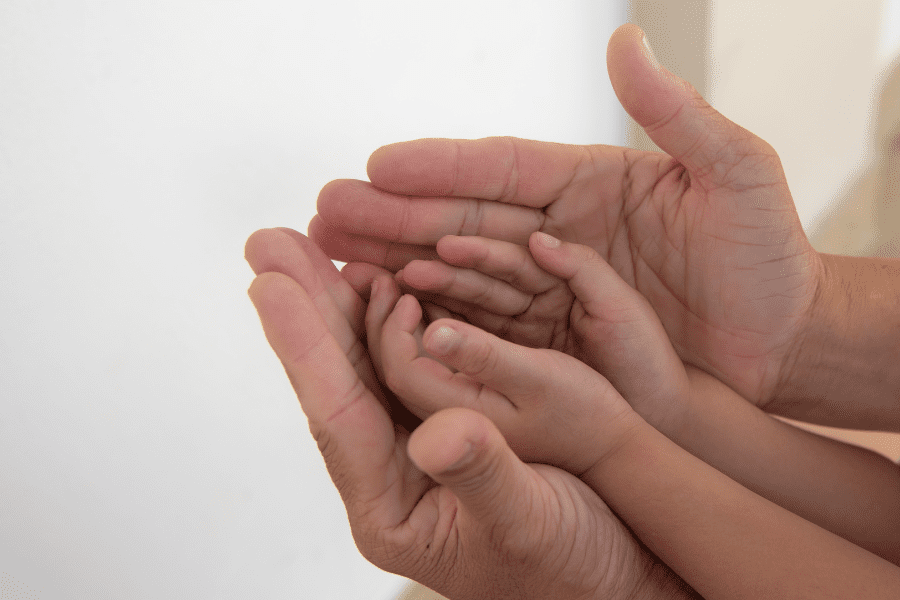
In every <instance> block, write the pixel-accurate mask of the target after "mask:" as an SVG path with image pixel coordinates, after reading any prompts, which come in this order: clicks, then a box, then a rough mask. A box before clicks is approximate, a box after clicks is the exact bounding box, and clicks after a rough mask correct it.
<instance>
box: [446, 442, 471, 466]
mask: <svg viewBox="0 0 900 600" xmlns="http://www.w3.org/2000/svg"><path fill="white" fill-rule="evenodd" d="M473 458H475V445H474V444H472V442H470V441H466V442H465V447H464V448H463V451H462V453H461V454H460V455H459V457H458V458H457V459H456V460H454V461H453V462H452V463H450V464H449V465H447V466H446V467H444V468H443V469H441V472H442V473H446V472H447V471H457V470H459V469H461V468H463V467H465V466H466V465H468V464H469V463H470V462H472V459H473Z"/></svg>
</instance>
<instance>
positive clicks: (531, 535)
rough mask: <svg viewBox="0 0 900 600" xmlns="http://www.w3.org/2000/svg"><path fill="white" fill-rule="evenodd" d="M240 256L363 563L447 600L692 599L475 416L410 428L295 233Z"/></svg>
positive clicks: (619, 530) (357, 319) (338, 296)
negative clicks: (253, 275) (252, 277)
mask: <svg viewBox="0 0 900 600" xmlns="http://www.w3.org/2000/svg"><path fill="white" fill-rule="evenodd" d="M246 256H247V260H248V262H249V263H250V265H251V267H252V268H253V270H254V272H255V273H257V277H256V279H255V280H254V282H253V284H252V285H251V287H250V290H249V294H250V298H251V300H253V303H254V305H255V306H256V309H257V311H258V312H259V315H260V319H261V321H262V325H263V329H264V331H265V333H266V337H267V338H268V340H269V343H270V344H271V345H272V348H273V349H274V350H275V353H276V355H277V356H278V358H279V359H280V360H281V362H282V364H283V365H284V368H285V371H286V373H287V375H288V378H289V379H290V381H291V382H292V384H293V386H294V389H295V390H296V392H297V397H298V399H299V400H300V404H301V406H302V407H303V410H304V412H305V413H306V415H307V417H308V419H309V427H310V431H311V432H312V434H313V436H314V437H315V439H316V441H317V442H318V445H319V448H320V450H321V452H322V456H323V458H324V460H325V464H326V466H327V467H328V471H329V473H330V474H331V477H332V480H333V481H334V483H335V486H336V487H337V488H338V491H339V492H340V494H341V497H342V499H343V501H344V504H345V506H346V509H347V516H348V519H349V521H350V526H351V530H352V532H353V536H354V539H355V540H356V544H357V547H358V548H359V550H360V551H361V552H362V554H363V555H364V556H365V557H366V558H367V559H368V560H370V561H371V562H373V563H374V564H376V565H377V566H379V567H381V568H382V569H385V570H388V571H391V572H395V573H399V574H401V575H404V576H406V577H409V578H411V579H414V580H416V581H419V582H420V583H423V584H425V585H427V586H428V587H430V588H432V589H434V590H437V591H438V592H440V593H442V594H444V595H446V596H447V597H449V598H452V599H453V600H457V599H459V600H463V599H468V598H472V599H475V598H485V597H490V598H510V599H512V598H526V599H527V598H535V599H537V598H576V599H588V598H598V599H599V598H610V599H616V598H621V599H623V600H624V599H627V598H632V597H646V598H692V597H696V595H695V593H694V592H693V590H691V589H690V588H689V587H688V586H687V585H686V584H684V582H683V581H681V579H680V578H678V577H677V576H676V575H674V574H673V573H672V571H671V570H670V569H669V568H668V567H667V566H665V565H664V564H663V563H661V562H660V561H659V560H658V559H657V558H656V557H655V556H653V555H652V554H651V553H649V552H648V551H647V550H646V549H645V548H644V547H643V546H642V545H641V544H640V543H639V542H638V541H637V540H636V539H635V538H634V537H633V536H632V535H631V533H630V532H629V531H628V530H627V529H626V528H625V526H624V525H622V523H621V522H620V521H619V520H618V519H617V518H616V516H615V515H614V514H613V513H612V511H610V509H609V508H608V507H607V506H606V504H605V503H604V502H603V501H602V500H601V499H600V498H599V497H598V496H597V495H596V493H594V492H593V491H592V490H591V489H590V488H588V487H587V486H586V485H585V484H584V483H583V482H582V481H580V480H579V479H577V478H576V477H575V476H573V475H571V474H570V473H567V472H565V471H562V470H560V469H558V468H554V467H550V466H547V465H529V464H525V463H523V462H522V461H521V460H520V459H519V458H518V457H516V455H515V454H514V453H513V452H512V450H510V448H509V446H508V445H507V444H506V442H505V441H504V439H503V437H502V436H501V435H500V433H499V432H498V431H497V428H496V426H495V425H493V424H492V423H491V421H489V420H488V419H487V418H486V417H484V416H483V415H481V414H479V413H476V412H473V411H471V410H464V409H452V410H446V411H441V412H438V413H436V414H434V415H432V416H431V417H430V418H428V419H427V420H426V421H425V422H424V423H422V424H421V425H419V426H418V427H417V428H416V429H415V431H414V432H413V433H412V434H410V433H409V430H408V429H407V427H411V426H412V425H414V424H415V423H413V424H412V425H411V424H410V423H409V421H407V420H406V419H403V418H402V417H403V415H402V412H401V411H398V410H397V409H396V403H395V398H394V397H393V394H392V393H391V392H390V391H389V390H387V389H386V388H384V387H383V386H381V385H380V384H379V382H378V380H377V379H376V377H375V374H374V371H373V369H372V364H371V362H370V360H369V356H368V353H367V351H366V348H365V345H364V344H363V343H362V341H361V337H362V336H363V335H364V315H365V313H366V310H367V307H366V303H365V302H364V301H363V300H362V299H361V298H360V297H359V296H358V295H357V294H356V292H355V291H354V290H353V289H352V288H351V287H350V286H349V285H348V284H347V283H346V281H344V279H343V278H342V277H341V275H340V273H338V271H337V269H335V267H334V265H333V264H332V263H331V261H329V260H328V259H327V258H326V257H325V256H324V255H323V254H322V253H321V252H320V251H319V250H318V248H316V246H315V245H314V244H312V243H311V242H310V241H309V240H308V239H307V238H306V237H305V236H303V235H301V234H299V233H297V232H295V231H291V230H281V229H280V230H263V231H259V232H257V233H255V234H254V235H253V236H251V237H250V239H249V240H248V242H247V247H246ZM392 418H393V420H392ZM467 451H469V453H468V454H467Z"/></svg>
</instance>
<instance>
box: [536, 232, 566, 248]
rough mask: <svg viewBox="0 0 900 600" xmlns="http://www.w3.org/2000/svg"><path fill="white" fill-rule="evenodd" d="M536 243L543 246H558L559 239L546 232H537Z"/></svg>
mask: <svg viewBox="0 0 900 600" xmlns="http://www.w3.org/2000/svg"><path fill="white" fill-rule="evenodd" d="M537 238H538V243H540V245H541V246H544V247H545V248H559V245H560V243H561V242H560V241H559V240H558V239H556V238H555V237H553V236H552V235H550V234H548V233H544V232H541V233H538V235H537Z"/></svg>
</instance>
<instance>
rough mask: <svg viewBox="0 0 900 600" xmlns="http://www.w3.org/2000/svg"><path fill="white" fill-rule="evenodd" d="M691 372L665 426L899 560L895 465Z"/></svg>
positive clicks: (840, 531)
mask: <svg viewBox="0 0 900 600" xmlns="http://www.w3.org/2000/svg"><path fill="white" fill-rule="evenodd" d="M688 376H689V378H690V381H691V395H690V397H689V398H686V399H685V404H684V407H683V411H682V413H681V414H680V415H679V419H678V420H677V422H676V426H674V427H672V428H670V430H669V431H663V433H665V434H666V435H667V436H668V437H669V438H671V439H672V440H673V441H675V442H676V443H677V444H679V445H680V446H681V447H682V448H684V449H686V450H687V451H689V452H690V453H692V454H693V455H694V456H696V457H698V458H700V459H701V460H703V461H704V462H706V463H708V464H710V465H712V466H713V467H715V468H716V469H718V470H719V471H722V472H723V473H725V474H726V475H728V476H729V477H731V478H732V479H734V480H735V481H736V482H738V483H740V484H741V485H743V486H744V487H747V488H749V489H750V490H752V491H753V492H756V493H757V494H759V495H760V496H763V497H764V498H767V499H768V500H771V501H772V502H775V503H776V504H778V505H780V506H782V507H784V508H786V509H788V510H790V511H791V512H793V513H795V514H797V515H799V516H801V517H803V518H804V519H807V520H809V521H812V522H813V523H815V524H817V525H819V526H821V527H823V528H825V529H828V530H829V531H831V532H833V533H835V534H837V535H839V536H841V537H843V538H846V539H848V540H850V541H851V542H853V543H855V544H857V545H859V546H862V547H863V548H866V549H867V550H869V551H871V552H874V553H876V554H878V555H879V556H882V557H883V558H885V559H887V560H889V561H891V562H893V563H895V564H900V536H898V534H897V532H900V468H898V467H897V465H895V464H894V463H892V462H891V461H889V460H888V459H886V458H885V457H883V456H881V455H879V454H876V453H874V452H870V451H869V450H865V449H863V448H858V447H856V446H851V445H849V444H844V443H842V442H838V441H836V440H832V439H828V438H824V437H821V436H818V435H815V434H813V433H810V432H807V431H803V430H800V429H798V428H796V427H793V426H791V425H788V424H787V423H783V422H781V421H779V420H777V419H775V418H774V417H772V416H770V415H768V414H766V413H764V412H763V411H761V410H760V409H759V408H757V407H755V406H753V405H751V404H750V403H749V402H747V401H746V400H744V399H743V398H741V397H740V396H738V395H737V394H736V393H735V392H734V391H733V390H731V389H730V388H729V387H728V386H726V385H725V384H723V383H721V382H720V381H718V380H717V379H715V378H713V377H711V376H709V375H707V374H706V373H703V372H702V371H697V370H694V369H689V370H688Z"/></svg>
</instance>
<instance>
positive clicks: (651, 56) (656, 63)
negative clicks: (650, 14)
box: [644, 35, 659, 67]
mask: <svg viewBox="0 0 900 600" xmlns="http://www.w3.org/2000/svg"><path fill="white" fill-rule="evenodd" d="M644 48H646V49H647V51H646V52H645V53H644V54H646V55H647V58H649V59H650V62H651V63H652V64H653V66H654V67H658V66H659V61H658V60H656V54H654V53H653V48H651V47H650V42H649V41H647V36H646V35H645V36H644Z"/></svg>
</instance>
